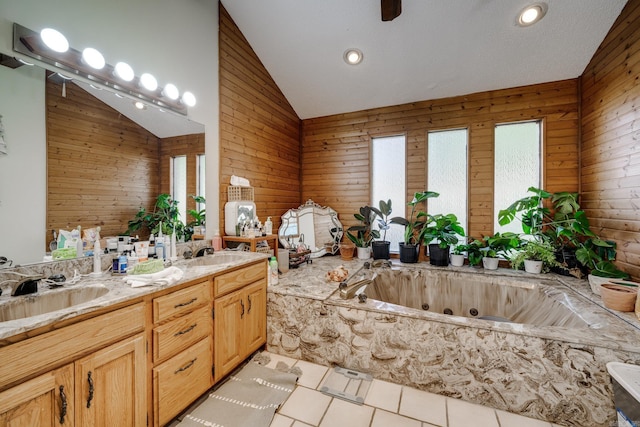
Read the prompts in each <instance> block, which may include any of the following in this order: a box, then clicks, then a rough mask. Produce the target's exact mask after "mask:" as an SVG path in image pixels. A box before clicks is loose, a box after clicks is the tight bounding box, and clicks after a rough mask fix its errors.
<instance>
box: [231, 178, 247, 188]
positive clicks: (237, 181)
mask: <svg viewBox="0 0 640 427" xmlns="http://www.w3.org/2000/svg"><path fill="white" fill-rule="evenodd" d="M231 185H239V186H241V187H248V186H249V180H248V179H247V178H243V177H241V176H236V175H231Z"/></svg>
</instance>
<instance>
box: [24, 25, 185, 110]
mask: <svg viewBox="0 0 640 427" xmlns="http://www.w3.org/2000/svg"><path fill="white" fill-rule="evenodd" d="M13 50H14V51H16V52H19V53H22V54H24V55H27V56H29V57H31V58H35V59H38V60H40V61H42V62H45V63H47V64H49V65H51V66H53V67H55V68H57V69H59V70H63V71H65V72H66V74H69V75H76V76H80V77H83V78H85V79H88V80H89V81H90V82H92V83H95V84H99V85H103V86H107V87H109V88H111V89H113V90H115V91H117V92H121V93H123V94H126V95H129V96H132V97H134V98H137V99H140V100H142V101H146V102H148V103H151V104H155V105H157V106H159V107H162V108H165V109H169V110H171V111H174V112H176V113H180V114H183V115H186V114H187V105H186V104H185V103H184V102H182V101H181V100H180V99H179V98H178V97H176V98H175V99H172V98H169V97H166V96H164V95H163V90H164V89H167V87H165V88H164V89H163V88H157V89H155V90H153V91H149V90H142V91H141V82H140V78H139V77H136V76H134V77H133V79H131V80H130V81H125V80H122V79H118V78H117V75H116V73H114V71H115V69H114V67H113V66H112V65H110V64H105V65H104V67H102V68H101V69H95V68H92V67H90V66H89V65H88V64H87V63H86V61H83V60H82V52H79V51H77V50H75V49H73V48H69V49H68V50H67V51H66V52H55V51H53V50H51V49H49V48H48V47H47V45H45V43H44V42H43V41H42V39H41V38H40V34H38V33H37V32H35V31H32V30H30V29H28V28H26V27H23V26H22V25H19V24H17V23H14V24H13ZM167 86H170V85H167ZM171 86H173V85H171ZM173 88H175V86H173ZM176 92H177V89H176Z"/></svg>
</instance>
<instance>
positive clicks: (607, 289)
mask: <svg viewBox="0 0 640 427" xmlns="http://www.w3.org/2000/svg"><path fill="white" fill-rule="evenodd" d="M600 294H601V295H602V302H604V306H605V307H607V308H610V309H612V310H618V311H633V310H634V309H635V306H636V298H637V297H638V288H637V287H632V286H623V285H614V284H613V283H605V284H604V285H600Z"/></svg>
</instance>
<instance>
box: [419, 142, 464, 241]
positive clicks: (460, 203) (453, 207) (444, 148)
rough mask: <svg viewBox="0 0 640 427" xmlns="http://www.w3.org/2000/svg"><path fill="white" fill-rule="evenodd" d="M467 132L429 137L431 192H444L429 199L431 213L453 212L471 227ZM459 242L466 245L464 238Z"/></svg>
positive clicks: (428, 156) (428, 182)
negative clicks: (468, 216)
mask: <svg viewBox="0 0 640 427" xmlns="http://www.w3.org/2000/svg"><path fill="white" fill-rule="evenodd" d="M467 139H468V132H467V129H453V130H443V131H434V132H429V133H428V134H427V189H428V190H429V191H435V192H436V193H440V196H439V197H437V198H434V199H429V201H428V203H429V205H428V206H427V211H428V212H429V213H430V214H432V215H434V214H445V215H446V214H449V213H453V214H454V215H455V216H456V217H458V221H459V222H460V224H461V225H462V227H463V228H464V230H465V234H466V233H468V228H467ZM459 240H460V241H461V242H463V241H464V240H465V238H464V237H462V236H460V237H459Z"/></svg>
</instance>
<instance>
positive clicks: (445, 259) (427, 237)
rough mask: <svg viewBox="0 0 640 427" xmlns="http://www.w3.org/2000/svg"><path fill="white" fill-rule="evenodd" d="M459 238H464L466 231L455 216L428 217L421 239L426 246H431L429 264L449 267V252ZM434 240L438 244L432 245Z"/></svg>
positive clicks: (439, 215) (438, 215)
mask: <svg viewBox="0 0 640 427" xmlns="http://www.w3.org/2000/svg"><path fill="white" fill-rule="evenodd" d="M458 236H464V229H463V228H462V226H461V225H460V223H459V222H458V218H457V217H456V216H455V215H454V214H452V213H450V214H446V215H443V214H436V215H428V220H427V223H426V225H425V226H424V227H423V228H422V230H421V232H420V237H421V239H422V241H423V242H424V244H425V245H429V263H430V264H431V265H437V266H446V265H449V250H450V247H451V245H453V244H455V243H457V242H458ZM434 240H435V241H436V242H435V243H431V242H433V241H434Z"/></svg>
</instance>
